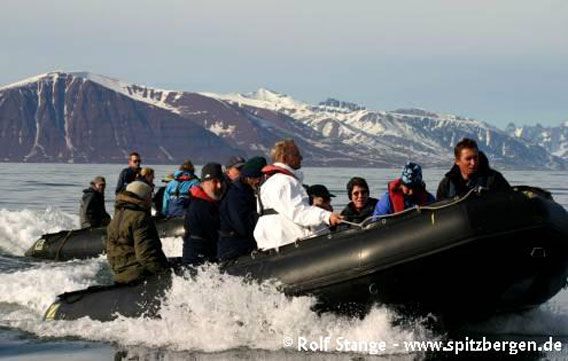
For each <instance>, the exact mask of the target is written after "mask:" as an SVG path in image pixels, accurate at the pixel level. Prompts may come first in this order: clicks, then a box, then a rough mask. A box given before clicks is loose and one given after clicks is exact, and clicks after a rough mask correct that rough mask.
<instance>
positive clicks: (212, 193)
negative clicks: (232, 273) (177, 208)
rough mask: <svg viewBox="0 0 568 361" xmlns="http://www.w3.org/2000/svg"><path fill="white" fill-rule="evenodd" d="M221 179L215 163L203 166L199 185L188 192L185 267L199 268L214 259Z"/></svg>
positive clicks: (218, 166)
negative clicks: (193, 266)
mask: <svg viewBox="0 0 568 361" xmlns="http://www.w3.org/2000/svg"><path fill="white" fill-rule="evenodd" d="M224 178H225V175H224V173H223V169H222V168H221V165H220V164H219V163H207V164H205V165H204V166H203V168H202V169H201V183H200V184H199V185H197V186H195V187H193V188H191V190H190V194H191V198H190V201H189V207H188V208H187V212H186V214H185V235H184V237H183V257H182V260H183V262H184V263H185V264H190V265H200V264H202V263H204V262H214V261H216V259H217V240H218V238H219V234H218V232H219V200H220V199H221V197H222V196H223V191H224Z"/></svg>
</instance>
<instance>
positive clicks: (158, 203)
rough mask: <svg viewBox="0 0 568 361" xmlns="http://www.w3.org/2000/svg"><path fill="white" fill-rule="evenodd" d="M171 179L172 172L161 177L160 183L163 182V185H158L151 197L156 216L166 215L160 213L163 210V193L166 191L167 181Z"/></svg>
mask: <svg viewBox="0 0 568 361" xmlns="http://www.w3.org/2000/svg"><path fill="white" fill-rule="evenodd" d="M173 180H174V174H173V173H170V174H168V175H167V176H165V177H164V178H162V183H164V185H163V186H161V187H158V189H157V190H156V192H155V193H154V197H153V198H152V204H154V209H155V210H156V217H158V218H164V217H166V215H165V214H163V213H162V212H163V210H164V193H165V192H166V186H167V185H168V183H169V182H171V181H173Z"/></svg>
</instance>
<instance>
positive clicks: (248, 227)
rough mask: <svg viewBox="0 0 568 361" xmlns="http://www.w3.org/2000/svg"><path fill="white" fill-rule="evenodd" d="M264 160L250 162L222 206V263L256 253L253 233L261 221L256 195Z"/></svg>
mask: <svg viewBox="0 0 568 361" xmlns="http://www.w3.org/2000/svg"><path fill="white" fill-rule="evenodd" d="M265 166H266V159H264V157H254V158H251V159H249V160H248V161H247V162H246V163H245V164H244V165H243V167H242V168H241V175H240V176H239V177H238V178H237V179H236V180H235V181H234V182H233V183H231V184H229V186H228V188H227V192H226V193H225V196H224V197H223V199H222V200H221V204H220V206H219V218H220V229H219V241H218V242H217V258H219V260H221V261H225V260H229V259H233V258H237V257H239V256H241V255H244V254H249V253H250V252H251V251H253V250H254V249H256V242H255V240H254V236H253V232H254V226H255V225H256V222H257V221H258V213H256V198H255V192H256V190H257V188H258V185H259V184H260V179H261V177H262V168H264V167H265Z"/></svg>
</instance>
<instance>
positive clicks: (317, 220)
mask: <svg viewBox="0 0 568 361" xmlns="http://www.w3.org/2000/svg"><path fill="white" fill-rule="evenodd" d="M278 169H280V171H279V170H278ZM263 173H265V174H267V175H270V174H272V175H270V177H269V178H268V179H267V180H266V181H265V182H264V183H263V184H262V185H261V187H260V197H259V198H260V201H259V208H260V206H262V209H263V210H264V214H263V215H261V216H260V218H259V220H258V223H257V224H256V227H255V228H254V238H255V240H256V243H257V245H258V248H259V249H271V248H278V247H280V246H283V245H286V244H289V243H293V242H295V241H296V240H298V239H301V238H305V237H308V236H310V235H312V234H314V232H315V231H316V230H317V229H318V228H321V227H322V226H323V225H326V224H329V218H330V216H331V212H329V211H326V210H324V209H321V208H318V207H316V206H313V205H312V206H311V205H310V204H309V197H308V194H307V193H306V190H305V188H304V187H303V186H302V176H301V172H298V171H295V170H293V169H292V168H290V167H289V166H288V165H286V164H283V163H274V165H270V166H266V167H265V168H264V169H263Z"/></svg>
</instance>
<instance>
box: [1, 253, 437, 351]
mask: <svg viewBox="0 0 568 361" xmlns="http://www.w3.org/2000/svg"><path fill="white" fill-rule="evenodd" d="M102 262H103V261H102V259H96V260H90V261H82V262H75V263H72V262H68V263H65V264H60V265H55V264H50V265H44V266H39V267H37V268H34V269H29V270H25V271H21V272H16V273H14V274H10V275H7V274H2V275H0V282H1V284H2V286H0V293H1V294H2V296H1V297H2V298H0V302H11V303H12V304H15V306H17V307H13V308H12V309H10V308H6V307H4V310H3V311H2V312H0V325H1V326H9V327H16V328H19V329H22V330H24V331H27V332H32V333H34V334H36V335H38V336H40V337H70V336H71V337H80V338H83V339H87V340H95V341H107V342H114V343H117V344H121V345H136V346H144V347H159V348H163V349H168V350H175V351H189V350H190V351H204V352H217V351H223V350H230V349H236V348H242V347H248V348H252V349H266V350H278V349H282V348H283V344H282V342H283V338H284V337H285V336H287V337H292V338H293V339H297V337H298V336H302V337H306V338H307V339H310V340H317V339H318V338H319V337H320V336H331V337H332V340H333V338H336V337H345V338H348V339H352V340H357V341H377V340H383V341H385V342H400V341H403V340H404V341H406V340H408V341H410V340H416V339H424V338H430V337H432V336H431V335H430V333H429V332H428V331H427V330H426V328H425V327H423V326H422V325H420V324H419V323H417V324H414V325H411V326H409V327H402V326H401V327H398V326H392V324H391V321H392V319H393V317H394V316H395V315H394V314H393V312H392V311H390V310H389V309H387V308H383V307H375V308H374V309H373V310H372V311H371V312H370V314H369V315H367V316H366V317H365V318H364V319H362V320H360V319H358V318H347V317H342V316H337V315H333V314H323V315H321V316H319V315H317V314H316V313H315V312H314V311H312V310H311V307H312V306H313V305H314V303H315V299H314V298H312V297H294V298H290V297H286V296H285V295H283V294H282V293H281V292H279V291H278V290H277V288H276V286H275V285H273V284H268V283H265V284H261V285H259V284H256V283H252V284H251V283H246V282H244V281H243V279H242V278H240V277H234V276H229V275H225V274H221V273H219V271H218V270H217V268H216V267H213V266H211V267H206V268H204V269H203V270H202V271H201V272H200V273H199V274H198V275H197V276H196V277H195V278H193V279H192V278H191V277H189V275H185V276H175V277H174V278H173V282H172V288H171V290H170V291H169V292H168V293H167V294H166V296H165V298H164V300H163V306H162V310H161V312H160V316H161V318H160V319H147V318H139V319H129V318H123V317H121V318H118V319H116V320H115V321H112V322H104V323H103V322H99V321H92V320H90V319H88V318H83V319H80V320H76V321H51V322H44V321H42V320H41V317H42V315H43V312H44V311H45V309H46V308H47V306H48V305H49V304H50V303H51V302H52V300H53V298H54V296H55V295H56V294H58V293H60V292H63V291H70V290H73V289H81V288H84V287H86V286H88V285H92V284H93V283H94V282H95V279H96V275H97V273H98V272H99V271H100V270H101V267H102ZM38 279H39V280H40V281H38ZM30 283H33V284H34V285H36V286H35V287H34V286H31V285H30Z"/></svg>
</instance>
